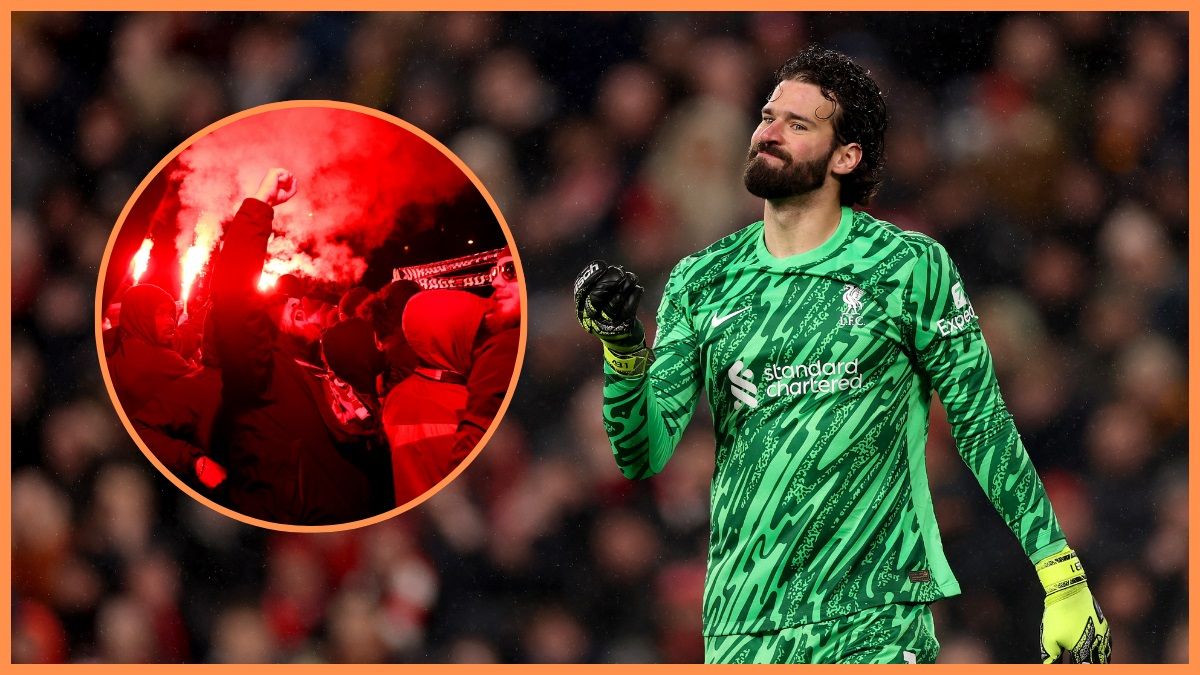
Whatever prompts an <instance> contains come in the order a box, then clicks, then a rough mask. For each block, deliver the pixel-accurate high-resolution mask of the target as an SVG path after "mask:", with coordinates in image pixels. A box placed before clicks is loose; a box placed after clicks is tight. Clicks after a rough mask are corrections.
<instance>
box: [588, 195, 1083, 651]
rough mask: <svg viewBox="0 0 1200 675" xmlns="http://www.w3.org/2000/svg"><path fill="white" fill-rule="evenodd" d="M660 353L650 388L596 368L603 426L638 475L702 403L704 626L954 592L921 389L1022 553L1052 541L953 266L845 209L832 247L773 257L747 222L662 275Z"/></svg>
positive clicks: (1040, 494) (747, 628) (937, 250)
mask: <svg viewBox="0 0 1200 675" xmlns="http://www.w3.org/2000/svg"><path fill="white" fill-rule="evenodd" d="M654 352H655V354H656V360H655V361H654V363H653V364H652V365H651V367H650V369H649V372H648V373H647V375H646V376H644V377H622V376H620V375H617V374H616V373H615V372H614V371H612V369H611V368H609V367H608V366H607V365H606V366H605V383H604V419H605V424H606V427H607V430H608V435H609V438H610V440H611V442H612V447H613V453H614V454H615V456H616V459H617V464H618V465H619V466H620V468H621V471H622V472H623V473H624V474H625V475H626V476H627V477H629V478H646V477H648V476H651V475H653V474H655V473H657V472H659V471H661V470H662V468H663V466H664V465H665V464H666V463H667V460H668V459H669V458H670V457H671V454H672V453H673V452H674V449H675V446H676V445H677V444H678V442H679V439H680V437H681V436H682V435H683V431H684V427H685V426H686V425H687V423H688V421H689V420H690V419H691V417H692V414H693V412H694V411H695V406H696V400H697V398H698V396H699V393H700V390H701V387H703V389H704V391H705V393H706V394H707V396H708V400H709V404H710V406H711V408H712V414H713V423H714V427H715V432H716V454H717V456H716V469H715V472H714V474H713V481H712V490H711V500H712V503H711V533H710V537H709V551H708V574H707V578H706V581H705V592H704V633H705V635H710V636H712V635H728V634H737V633H758V632H767V631H776V630H780V629H782V628H787V627H790V626H796V625H800V624H805V623H811V622H816V621H824V620H827V619H831V618H835V617H839V616H843V615H846V614H850V613H853V612H857V611H859V610H862V609H866V608H869V607H874V606H878V605H883V604H887V603H894V602H930V601H933V600H936V599H938V598H942V597H946V596H949V595H955V594H957V593H958V590H959V588H958V582H957V580H955V578H954V574H953V573H952V572H951V571H950V567H949V565H948V563H947V562H946V557H945V555H944V554H943V552H942V545H941V539H940V535H939V533H938V527H937V523H936V521H935V520H934V512H933V505H932V502H931V499H930V494H929V484H928V479H927V477H926V472H925V441H926V436H927V433H928V429H929V403H930V396H931V392H932V391H936V392H937V393H938V395H939V397H940V398H941V400H942V402H943V404H944V405H945V408H946V411H947V413H948V415H949V419H950V424H951V427H952V429H953V433H954V438H955V440H956V441H957V444H958V450H959V453H960V454H961V456H962V458H963V460H964V461H965V462H966V464H967V466H969V467H970V469H971V471H972V472H973V473H974V474H975V476H976V478H977V479H978V480H979V483H980V485H981V486H982V487H983V489H984V491H985V492H986V494H987V496H988V498H989V499H990V500H991V501H992V504H993V505H995V508H996V510H997V511H998V512H999V513H1000V515H1001V516H1002V517H1003V518H1004V520H1005V521H1006V522H1007V523H1008V526H1009V527H1010V528H1011V529H1012V531H1013V533H1014V534H1015V535H1016V536H1017V538H1018V539H1019V540H1020V542H1021V545H1022V547H1023V548H1024V550H1025V553H1026V554H1027V555H1028V556H1029V557H1030V559H1031V560H1035V561H1036V560H1038V559H1041V558H1042V557H1044V556H1046V555H1049V554H1051V553H1053V552H1056V551H1058V550H1060V549H1061V548H1062V547H1063V545H1064V542H1065V538H1064V537H1063V534H1062V531H1061V530H1060V529H1059V526H1058V522H1057V520H1056V519H1055V517H1054V512H1053V510H1052V509H1051V506H1050V501H1049V500H1048V499H1047V497H1046V493H1045V490H1044V488H1043V487H1042V483H1041V480H1040V479H1039V478H1038V476H1037V473H1036V472H1035V471H1034V468H1033V465H1032V463H1031V462H1030V460H1029V456H1028V455H1027V454H1026V452H1025V448H1024V446H1023V445H1022V444H1021V439H1020V437H1019V436H1018V434H1017V430H1016V428H1015V427H1014V425H1013V421H1012V416H1011V415H1010V414H1009V412H1008V410H1007V409H1006V408H1005V406H1004V402H1003V401H1002V400H1001V397H1000V391H999V387H998V386H997V383H996V376H995V373H994V370H993V368H992V361H991V356H990V354H989V352H988V349H987V346H986V344H985V343H984V340H983V335H982V333H981V332H980V329H979V321H978V317H977V316H976V314H975V310H974V309H973V308H972V306H971V302H970V300H968V298H967V295H966V293H965V291H964V290H963V285H962V281H961V280H960V279H959V275H958V271H957V270H956V269H955V267H954V264H953V263H952V262H951V261H950V258H949V257H948V255H947V254H946V251H945V249H944V248H942V246H941V245H939V244H938V243H937V242H935V241H934V240H932V239H930V238H929V237H926V236H924V235H921V234H917V233H913V232H906V231H903V230H900V229H899V228H897V227H895V226H894V225H892V224H890V223H887V222H883V221H880V220H877V219H875V218H873V217H871V216H870V215H868V214H866V213H863V212H859V211H854V210H852V209H850V208H843V209H842V215H841V221H840V223H839V225H838V228H837V230H836V232H835V233H834V234H833V236H832V237H831V238H830V239H829V240H828V241H827V242H825V243H824V244H822V245H821V246H820V247H818V248H816V249H814V250H812V251H808V252H806V253H802V254H800V255H796V256H792V257H790V258H786V259H777V258H774V257H773V256H771V254H770V253H769V252H768V251H767V249H766V245H765V244H764V241H763V223H762V222H758V223H755V224H753V225H750V226H749V227H747V228H745V229H743V230H741V231H739V232H736V233H734V234H732V235H729V236H728V237H725V238H724V239H722V240H720V241H718V242H717V243H715V244H713V245H712V246H710V247H708V248H707V249H705V250H703V251H701V252H699V253H697V254H695V255H692V256H689V257H687V258H685V259H683V260H682V261H681V262H680V263H679V264H678V265H677V266H676V267H675V269H674V270H673V271H672V273H671V276H670V279H669V280H668V282H667V287H666V291H665V293H664V296H663V300H662V305H661V307H660V309H659V314H658V333H657V338H656V340H655V343H654Z"/></svg>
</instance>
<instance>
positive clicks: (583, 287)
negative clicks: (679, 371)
mask: <svg viewBox="0 0 1200 675" xmlns="http://www.w3.org/2000/svg"><path fill="white" fill-rule="evenodd" d="M644 290H645V289H643V288H642V287H641V286H639V285H638V278H637V275H635V274H634V273H632V272H626V271H625V270H623V269H621V268H620V267H617V266H615V265H609V264H608V263H606V262H604V261H602V260H594V261H592V262H591V263H589V264H588V266H587V267H585V268H584V269H583V271H582V272H580V273H579V276H578V277H576V279H575V314H576V318H577V319H578V320H579V325H580V326H583V329H584V330H585V331H587V332H589V333H591V334H592V335H595V336H596V337H598V338H600V342H602V343H603V344H604V359H605V360H606V361H608V363H609V365H610V366H612V367H613V369H614V370H616V371H617V372H618V373H620V374H622V375H642V374H644V373H645V372H646V367H647V366H648V365H649V363H650V361H652V360H653V358H654V355H653V353H652V352H650V350H649V349H647V347H646V330H645V328H643V327H642V322H641V321H639V320H638V318H637V306H638V303H639V302H640V301H641V299H642V293H643V292H644Z"/></svg>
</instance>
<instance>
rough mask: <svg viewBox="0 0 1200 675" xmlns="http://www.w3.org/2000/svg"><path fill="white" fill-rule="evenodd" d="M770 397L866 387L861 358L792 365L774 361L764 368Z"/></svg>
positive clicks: (764, 376) (764, 377)
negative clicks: (859, 359)
mask: <svg viewBox="0 0 1200 675" xmlns="http://www.w3.org/2000/svg"><path fill="white" fill-rule="evenodd" d="M763 380H764V381H765V382H767V390H766V394H767V396H769V397H776V396H783V395H784V394H789V395H800V394H831V393H833V392H838V391H850V390H853V389H858V388H860V387H862V383H863V377H862V375H861V374H860V373H859V372H858V359H853V360H850V361H813V362H812V363H797V364H788V365H784V366H781V365H778V364H773V365H771V366H769V367H767V368H766V369H764V371H763Z"/></svg>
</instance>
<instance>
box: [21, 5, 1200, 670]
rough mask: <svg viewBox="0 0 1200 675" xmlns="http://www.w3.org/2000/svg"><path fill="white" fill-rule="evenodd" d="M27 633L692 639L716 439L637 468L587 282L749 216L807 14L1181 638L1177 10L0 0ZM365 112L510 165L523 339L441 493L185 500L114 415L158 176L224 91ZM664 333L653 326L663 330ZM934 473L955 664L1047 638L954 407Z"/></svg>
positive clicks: (270, 650)
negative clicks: (868, 87) (869, 105)
mask: <svg viewBox="0 0 1200 675" xmlns="http://www.w3.org/2000/svg"><path fill="white" fill-rule="evenodd" d="M12 39H13V44H12V54H13V59H12V68H13V70H12V87H13V89H12V94H13V98H12V113H13V122H12V131H13V157H12V161H13V164H12V200H13V203H12V208H13V211H12V242H11V245H12V260H13V268H12V411H11V412H12V499H13V504H12V507H13V522H12V524H13V530H12V536H13V550H12V584H13V606H12V612H13V614H12V616H13V659H14V660H15V661H18V662H29V661H33V662H60V661H69V662H140V661H165V662H179V661H211V662H253V661H285V662H310V661H316V662H376V661H417V662H422V661H469V662H481V661H527V662H577V661H601V662H629V661H639V662H641V661H648V662H695V661H699V660H701V659H702V643H701V638H700V601H701V589H702V581H703V576H704V556H705V549H706V545H707V535H708V523H707V519H708V484H709V479H710V476H711V473H712V469H713V466H712V465H713V440H712V434H711V430H710V425H709V424H708V418H707V417H706V415H705V413H704V412H703V411H702V412H701V413H700V414H698V415H697V418H696V420H695V421H694V422H693V423H692V425H691V428H690V429H689V432H688V434H687V435H686V436H685V438H684V441H683V443H682V445H681V447H680V449H679V451H678V452H677V453H676V456H675V458H674V459H673V460H672V462H671V463H670V464H669V465H668V467H667V469H666V471H664V473H663V474H661V475H660V476H657V477H655V478H654V479H652V480H649V481H646V482H641V483H633V482H629V481H626V480H624V479H623V478H622V477H621V476H620V474H619V473H618V471H617V470H616V467H615V464H614V462H613V460H612V458H611V456H610V451H609V449H608V445H607V441H606V439H605V435H604V429H603V426H602V424H601V420H600V384H601V381H600V372H601V371H600V354H599V347H598V345H597V344H596V343H595V342H594V341H593V340H592V339H590V338H588V337H587V336H585V335H584V334H583V333H582V331H581V330H580V329H579V328H578V326H577V325H576V323H575V319H574V315H573V310H572V306H571V299H570V282H571V280H572V279H573V277H574V275H575V273H576V272H577V270H578V269H580V268H581V267H582V266H583V265H584V264H585V263H587V262H588V261H589V260H591V259H593V258H604V259H608V260H612V261H619V262H621V263H623V264H625V265H626V266H628V267H629V268H631V269H633V270H634V271H636V272H637V273H638V274H639V275H640V276H641V277H642V279H643V280H644V282H645V286H646V287H647V289H648V291H647V298H646V300H645V301H644V308H645V312H644V318H645V319H646V320H647V321H648V322H650V323H651V324H652V321H653V317H652V315H653V309H654V307H656V306H657V302H658V297H659V295H658V294H659V293H661V289H662V283H663V282H664V281H665V276H666V273H667V272H668V270H669V268H670V267H671V266H672V264H673V263H674V262H675V261H676V260H678V259H679V258H680V257H681V256H683V255H685V254H687V253H689V252H692V251H694V250H697V249H699V248H701V247H703V246H706V245H707V244H709V243H710V242H712V241H714V240H715V239H717V238H719V237H720V236H722V235H723V234H725V233H728V232H731V231H733V230H734V229H737V228H740V227H742V226H744V225H746V224H748V223H749V222H751V221H753V220H757V219H758V218H759V217H761V205H760V203H758V202H756V200H754V199H753V198H751V197H750V196H749V195H748V194H746V193H745V191H744V189H743V188H742V183H741V177H740V174H741V166H742V162H743V160H744V157H745V152H746V148H747V146H748V143H749V137H750V133H751V130H752V128H753V126H754V125H755V124H756V121H757V117H758V112H757V111H758V108H759V107H760V106H761V103H762V101H763V100H764V98H765V96H766V94H767V93H768V91H769V89H770V85H771V83H772V79H771V74H772V72H773V71H774V69H775V68H776V67H777V66H778V65H779V64H781V63H782V62H783V61H784V60H785V59H786V58H787V57H788V56H790V55H791V54H792V53H794V52H795V51H797V50H798V49H799V48H801V47H803V46H805V45H807V44H810V43H814V42H815V43H820V44H824V45H826V46H829V47H833V48H837V49H840V50H842V51H845V52H847V53H848V54H850V55H852V56H853V57H855V58H856V59H858V60H860V62H862V63H864V64H866V65H868V66H869V67H870V69H871V71H872V73H873V74H874V75H875V77H876V78H877V79H878V81H879V83H880V84H881V86H882V88H883V90H884V92H885V95H886V98H887V101H888V106H889V109H890V112H891V116H892V124H891V128H890V130H889V133H888V140H887V143H888V158H889V159H888V162H887V169H886V181H885V183H884V187H883V190H882V191H881V192H880V194H879V196H878V199H877V201H876V202H875V203H874V204H873V205H872V207H871V208H870V211H871V212H872V213H873V214H875V215H876V216H878V217H881V218H884V219H887V220H891V221H893V222H895V223H896V224H898V225H900V226H901V227H904V228H907V229H915V230H920V231H923V232H926V233H928V234H930V235H932V236H934V237H935V238H937V239H938V240H940V241H941V242H942V243H943V244H945V245H946V247H947V249H949V251H950V253H951V255H952V256H953V257H954V259H955V261H956V262H957V264H958V267H959V268H960V270H961V272H962V275H963V277H964V279H965V281H966V285H967V288H968V291H969V292H970V293H971V296H972V299H973V301H974V305H975V307H976V309H977V310H978V312H979V314H980V316H981V321H982V325H983V330H984V333H985V335H986V337H987V339H988V341H989V344H990V345H991V348H992V351H993V354H994V357H995V362H996V367H997V369H998V372H999V377H1000V381H1001V385H1002V388H1003V391H1004V393H1005V396H1006V400H1007V402H1008V405H1009V407H1010V409H1011V410H1012V412H1013V414H1014V415H1015V417H1016V420H1017V425H1018V427H1019V429H1020V430H1021V432H1022V434H1023V437H1024V439H1025V442H1026V445H1027V447H1028V449H1029V452H1030V454H1031V456H1032V457H1033V460H1034V462H1035V464H1036V466H1037V467H1038V469H1039V471H1040V472H1041V474H1042V476H1043V478H1044V481H1045V484H1046V487H1047V489H1048V491H1049V493H1050V496H1051V499H1052V501H1053V503H1054V505H1055V508H1056V510H1057V513H1058V516H1059V518H1060V520H1061V522H1062V525H1063V528H1064V529H1065V531H1066V533H1067V535H1068V537H1069V539H1070V541H1071V543H1072V545H1073V546H1074V548H1076V549H1077V550H1078V551H1079V552H1080V555H1081V556H1082V559H1083V561H1084V564H1085V566H1086V568H1087V571H1088V575H1089V579H1090V584H1091V586H1092V588H1093V591H1094V592H1095V594H1096V596H1097V598H1098V599H1099V602H1100V603H1101V606H1102V608H1103V609H1104V611H1105V613H1106V615H1107V616H1108V617H1109V619H1110V621H1111V623H1112V626H1113V628H1112V631H1113V639H1114V643H1115V646H1114V648H1113V658H1114V660H1115V661H1119V662H1163V661H1167V662H1184V661H1186V660H1187V633H1188V616H1187V598H1188V592H1187V591H1188V585H1187V562H1188V558H1187V546H1188V540H1187V534H1188V487H1189V486H1188V483H1187V468H1188V452H1187V426H1188V423H1187V370H1188V368H1187V356H1186V355H1187V337H1188V335H1187V302H1188V298H1187V274H1188V270H1187V253H1186V251H1187V247H1186V244H1187V217H1188V212H1187V205H1188V180H1187V178H1188V176H1187V167H1188V105H1187V101H1188V90H1187V80H1188V72H1187V63H1188V59H1187V39H1188V35H1187V15H1186V14H1183V13H1178V14H1139V13H1119V14H1002V13H987V14H952V15H948V14H936V13H920V14H888V15H879V14H846V13H839V14H832V15H829V14H736V15H735V14H710V13H706V14H637V15H633V14H593V13H580V14H577V13H571V14H537V15H526V14H421V15H417V14H385V15H370V14H287V13H273V14H269V15H233V14H135V15H131V14H114V13H104V14H92V15H83V14H66V13H59V14H25V13H18V14H14V15H13V26H12ZM300 98H303V99H338V100H345V101H352V102H355V103H360V104H364V105H368V106H372V107H375V108H378V109H381V110H384V111H387V112H390V113H392V114H395V115H397V116H399V117H401V118H403V119H405V120H408V121H410V122H412V123H414V124H416V125H417V126H419V127H421V128H423V129H425V130H426V131H428V132H429V133H430V134H432V135H433V136H434V137H436V138H438V139H440V140H442V141H443V142H445V143H446V144H447V145H449V146H450V147H451V148H452V149H453V150H454V151H455V152H456V153H458V154H459V156H461V157H462V158H463V159H464V160H465V161H466V162H467V164H468V165H470V166H471V167H472V168H473V169H474V171H475V172H476V173H477V174H478V175H479V176H480V178H481V179H482V180H483V181H484V183H485V184H486V185H487V186H488V188H489V189H490V191H491V193H492V194H493V195H494V196H495V198H496V200H497V202H498V203H499V205H500V207H501V209H502V211H503V212H504V214H505V216H506V218H507V221H508V223H509V224H510V226H511V229H512V232H513V234H514V236H515V237H516V240H517V243H518V247H519V254H520V257H521V260H522V263H523V266H524V271H525V275H526V279H527V282H528V292H529V303H528V311H529V341H528V344H529V347H528V351H527V353H526V355H525V360H524V369H523V372H522V375H521V378H520V383H519V386H518V387H517V390H516V394H515V396H514V398H513V402H512V405H511V407H510V409H509V411H508V415H507V416H506V417H505V419H504V422H503V424H502V425H501V426H500V428H499V430H498V431H497V432H496V434H495V436H494V437H493V438H492V442H491V444H490V445H489V446H488V447H487V448H486V449H485V451H484V452H483V453H482V454H481V455H479V457H478V458H477V460H476V461H475V462H474V463H473V464H472V465H471V466H470V467H469V468H468V469H467V471H466V472H465V473H464V474H463V475H462V476H461V477H460V478H459V480H458V481H457V482H456V483H454V484H453V485H452V486H451V487H450V488H448V489H446V490H444V491H443V492H442V493H440V494H438V495H437V496H436V497H435V498H433V499H431V500H430V501H428V502H426V503H425V504H423V505H422V506H420V507H418V508H417V509H415V510H413V511H411V512H408V513H405V514H402V515H400V516H399V517H396V518H394V519H392V520H390V521H388V522H386V523H382V524H378V525H374V526H371V527H367V528H363V529H359V530H355V531H351V532H344V533H336V534H321V535H295V534H283V533H278V532H272V531H266V530H261V529H257V528H254V527H251V526H248V525H243V524H241V523H238V522H236V521H233V520H230V519H227V518H225V517H223V516H220V515H218V514H216V513H215V512H213V511H211V510H209V509H208V508H206V507H204V506H202V505H200V504H198V503H196V502H194V501H193V500H192V499H191V498H189V497H188V496H186V495H185V494H183V493H182V492H180V491H179V490H178V489H176V488H175V487H174V486H173V485H172V484H171V483H170V482H168V481H167V479H166V478H164V477H162V476H161V475H159V474H158V472H157V471H156V470H155V469H154V468H153V466H152V465H151V464H150V463H149V462H148V461H146V459H145V458H144V457H143V456H142V454H141V452H140V451H139V450H138V448H137V447H136V446H135V445H134V443H133V442H132V441H131V440H130V439H129V438H128V436H127V434H126V432H125V430H124V428H123V427H122V426H121V424H120V422H119V420H118V418H117V415H116V414H115V412H114V411H113V408H112V405H111V403H110V401H109V398H108V394H107V393H106V390H105V387H104V384H103V381H102V380H101V377H100V370H99V366H98V363H97V356H96V344H95V316H94V297H95V287H96V280H97V273H98V267H99V264H100V261H101V257H102V255H103V252H104V248H105V244H106V242H107V239H108V236H109V233H110V231H111V229H112V227H113V225H114V223H115V222H116V220H117V217H118V215H119V213H120V211H121V209H122V207H123V205H124V203H125V201H126V200H127V199H128V198H129V196H130V195H131V194H132V192H133V190H134V189H135V187H136V186H137V184H138V183H139V182H140V181H141V180H142V178H143V177H144V176H145V175H146V174H147V172H148V171H149V170H150V169H151V168H153V166H154V165H155V164H156V163H157V162H158V161H159V159H161V158H162V157H163V156H164V155H165V154H166V153H168V152H169V151H170V150H171V149H173V148H174V147H175V146H176V145H178V144H179V143H180V142H182V141H183V140H184V139H186V138H187V137H189V136H190V135H191V134H193V133H195V132H196V131H198V130H200V129H201V128H203V127H204V126H206V125H208V124H209V123H211V122H213V121H215V120H218V119H220V118H222V117H223V116H225V115H228V114H231V113H233V112H236V111H238V110H242V109H245V108H247V107H251V106H254V105H258V104H262V103H267V102H270V101H277V100H283V99H300ZM651 330H652V325H651ZM928 455H929V462H928V465H929V474H930V481H931V486H932V490H933V496H934V503H935V506H936V508H937V513H938V521H939V524H940V525H941V530H942V534H943V538H944V541H945V546H946V551H947V555H948V557H949V559H950V562H951V564H952V566H953V569H954V570H955V572H956V573H957V575H958V577H959V579H960V581H961V583H962V587H963V591H964V592H963V595H962V596H960V597H956V598H953V599H950V600H946V601H942V602H939V603H937V604H936V605H935V608H934V611H935V616H936V620H937V635H938V638H939V640H940V641H941V644H942V654H941V660H942V661H945V662H993V661H995V662H1033V661H1035V660H1036V659H1037V658H1038V621H1039V619H1040V615H1041V601H1042V591H1041V589H1040V587H1039V584H1038V582H1037V579H1036V576H1035V575H1034V572H1033V570H1032V566H1031V565H1030V564H1029V562H1028V561H1027V560H1026V559H1025V558H1024V556H1023V554H1022V552H1021V549H1020V547H1019V546H1018V544H1017V542H1016V541H1015V540H1014V539H1013V537H1012V535H1011V534H1010V533H1009V532H1008V531H1007V529H1006V528H1005V526H1004V525H1003V523H1002V521H1001V520H1000V519H999V517H998V516H996V514H995V513H994V512H993V511H992V509H991V506H990V505H989V504H988V502H987V501H986V500H985V499H984V497H983V496H982V493H981V491H980V489H979V488H978V486H977V485H976V483H975V481H974V478H973V477H972V476H971V475H970V474H969V473H968V472H967V471H966V470H965V468H964V466H963V465H962V462H961V461H960V460H959V459H958V457H957V455H956V453H955V450H954V443H953V440H952V439H951V438H950V436H949V432H948V426H947V424H946V423H945V420H944V417H943V416H941V415H939V414H937V413H935V415H934V419H933V421H932V424H931V429H930V441H929V447H928Z"/></svg>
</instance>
